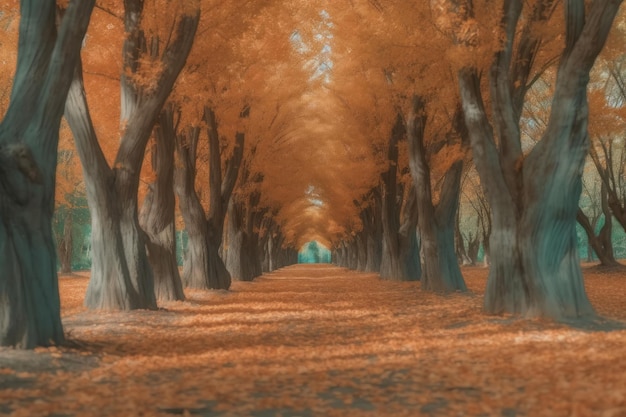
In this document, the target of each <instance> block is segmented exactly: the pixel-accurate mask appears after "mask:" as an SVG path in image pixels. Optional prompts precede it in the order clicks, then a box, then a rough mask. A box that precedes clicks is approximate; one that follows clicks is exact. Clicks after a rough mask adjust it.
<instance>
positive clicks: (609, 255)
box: [576, 183, 620, 266]
mask: <svg viewBox="0 0 626 417" xmlns="http://www.w3.org/2000/svg"><path fill="white" fill-rule="evenodd" d="M600 198H601V202H602V203H601V206H602V214H603V215H604V225H603V226H602V228H601V229H600V233H598V235H597V236H596V231H595V227H594V225H595V223H596V222H595V221H594V222H591V221H589V218H588V217H587V216H586V215H585V213H583V211H582V210H581V209H580V208H579V209H578V211H577V213H576V220H577V221H578V224H580V225H581V226H582V228H583V229H584V230H585V234H586V235H587V242H588V246H589V247H591V248H593V251H594V252H595V253H596V255H597V256H598V259H599V260H600V265H602V266H618V265H620V264H619V263H618V262H617V261H616V260H615V255H614V252H613V240H612V236H611V233H612V231H613V220H612V215H611V209H610V208H609V203H608V196H607V190H606V187H605V185H604V183H602V186H601V191H600ZM589 257H590V258H591V256H589ZM592 260H593V258H592Z"/></svg>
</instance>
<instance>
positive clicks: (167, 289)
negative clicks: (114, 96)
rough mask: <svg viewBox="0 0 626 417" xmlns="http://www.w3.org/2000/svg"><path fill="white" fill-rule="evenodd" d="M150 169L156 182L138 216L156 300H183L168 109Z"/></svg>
mask: <svg viewBox="0 0 626 417" xmlns="http://www.w3.org/2000/svg"><path fill="white" fill-rule="evenodd" d="M154 140H155V143H154V146H153V147H152V161H151V162H152V169H153V170H154V172H155V173H156V179H155V181H154V182H153V183H152V184H150V185H149V189H148V194H147V195H146V197H145V199H144V202H143V206H142V208H141V213H140V218H139V220H140V223H141V227H142V228H143V230H144V231H145V233H146V236H145V237H146V239H145V241H146V247H147V252H148V260H149V262H150V266H151V267H152V273H153V276H154V293H155V295H156V298H157V300H161V301H175V300H184V299H185V294H184V293H183V285H182V282H181V279H180V273H179V272H178V262H177V259H176V226H175V217H174V210H175V199H174V148H175V141H176V128H175V125H174V111H173V108H172V106H171V105H169V106H165V107H164V108H163V110H162V111H161V115H160V116H159V120H158V124H157V126H156V127H155V129H154Z"/></svg>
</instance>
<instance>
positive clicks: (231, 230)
mask: <svg viewBox="0 0 626 417" xmlns="http://www.w3.org/2000/svg"><path fill="white" fill-rule="evenodd" d="M243 211H244V207H243V204H242V203H240V202H237V201H236V200H235V199H231V200H230V203H229V204H228V221H227V222H226V233H227V236H228V249H227V251H226V258H225V260H224V261H225V263H226V269H228V272H230V275H231V277H232V278H233V279H234V280H238V281H246V278H247V277H248V274H246V273H245V271H244V270H243V269H244V267H243V265H242V262H241V257H242V253H245V250H244V244H245V243H244V230H243V228H244V225H243V216H244V214H243Z"/></svg>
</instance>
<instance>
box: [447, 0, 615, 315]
mask: <svg viewBox="0 0 626 417" xmlns="http://www.w3.org/2000/svg"><path fill="white" fill-rule="evenodd" d="M620 3H621V1H594V2H593V3H592V4H591V5H590V7H589V9H588V12H586V11H585V4H584V2H583V1H577V0H576V1H569V2H567V3H566V4H565V10H564V17H565V21H564V24H562V25H558V26H556V25H554V24H553V25H554V26H552V28H554V27H555V26H556V27H564V28H565V47H564V48H563V49H562V52H561V53H560V63H559V66H558V70H557V77H556V83H555V90H554V91H555V92H554V96H553V99H552V110H551V113H550V119H549V121H548V125H547V127H546V129H545V131H544V133H543V135H542V137H541V140H539V141H538V142H537V144H536V145H535V146H534V147H533V148H532V150H530V151H529V152H527V153H525V152H523V150H522V146H521V140H520V129H519V121H520V118H521V114H522V109H523V103H524V96H525V93H526V91H527V88H528V85H529V82H531V80H532V77H531V75H532V72H531V71H532V70H533V68H534V66H533V64H535V63H536V61H537V59H536V58H537V57H538V55H537V54H538V51H539V50H540V45H541V42H542V40H543V39H542V38H541V36H542V33H545V32H541V31H538V30H537V28H538V27H544V28H548V25H549V24H550V23H551V21H550V17H551V11H552V10H553V9H554V4H553V2H552V1H550V0H546V1H538V2H535V3H533V5H532V7H529V6H528V5H526V6H525V5H524V4H523V3H522V2H521V1H514V0H512V1H506V2H505V3H504V5H503V9H502V13H501V16H500V21H499V25H498V27H499V33H500V34H501V39H502V42H501V43H499V44H498V45H497V46H496V48H495V53H494V55H493V59H492V60H491V64H490V68H489V79H488V82H489V87H490V100H491V108H492V111H493V119H492V121H490V120H489V117H488V116H487V112H486V105H485V102H484V100H483V94H482V93H483V92H482V89H481V77H480V69H479V64H478V63H476V62H475V61H473V62H474V63H472V64H468V63H467V61H466V63H465V64H463V65H462V68H461V70H460V71H459V73H458V77H459V86H460V92H461V97H462V104H463V111H464V114H465V121H466V124H467V127H468V130H469V135H470V139H471V145H472V151H473V155H474V161H475V164H476V167H477V170H478V173H479V175H480V179H481V184H482V185H483V187H484V189H485V194H486V196H487V198H488V200H489V203H490V206H491V209H492V216H493V229H492V233H491V242H490V251H491V262H492V266H491V269H490V273H489V279H488V283H487V289H486V293H485V309H486V310H487V311H488V312H490V313H503V312H509V313H516V314H521V315H542V316H547V317H551V318H554V319H557V320H577V319H582V318H592V317H594V315H595V313H594V311H593V308H592V306H591V304H590V303H589V300H588V298H587V296H586V294H585V289H584V286H583V281H582V272H581V269H580V264H579V259H578V248H577V239H576V229H575V226H576V213H577V211H578V200H579V197H580V192H581V172H582V169H583V164H584V160H585V155H586V153H587V150H588V148H589V142H588V137H587V118H588V106H587V94H586V86H587V82H588V79H589V71H590V70H591V67H592V65H593V63H594V60H595V58H596V57H597V55H598V54H599V53H600V51H601V49H602V46H603V45H604V42H605V40H606V38H607V36H608V33H609V29H610V27H611V23H612V21H613V18H614V17H615V14H616V13H617V10H618V8H619V5H620ZM463 6H464V7H462V8H461V9H455V7H456V5H452V6H450V7H451V9H446V7H447V6H445V7H444V8H443V10H444V11H445V10H453V9H454V10H455V11H452V12H451V13H452V15H453V16H454V18H455V19H456V20H455V21H454V22H459V21H460V22H463V25H464V26H463V28H464V30H463V31H459V32H456V36H455V41H456V42H457V44H462V45H463V47H462V48H466V49H467V50H470V51H472V53H473V54H474V55H475V56H480V53H476V51H480V46H481V38H480V35H481V33H482V32H478V31H477V28H478V21H477V18H480V17H482V16H483V15H481V14H479V13H482V12H485V13H487V9H486V7H488V6H487V5H486V4H483V3H482V2H481V3H479V4H478V5H476V4H474V5H473V7H471V6H472V5H470V4H468V3H463ZM458 10H461V11H460V12H459V11H458ZM459 13H460V14H461V15H459ZM442 22H444V20H442ZM442 25H444V23H442ZM444 26H445V25H444ZM445 30H447V29H445ZM487 50H492V49H491V47H487ZM496 138H497V141H496ZM496 143H498V144H499V146H498V145H496Z"/></svg>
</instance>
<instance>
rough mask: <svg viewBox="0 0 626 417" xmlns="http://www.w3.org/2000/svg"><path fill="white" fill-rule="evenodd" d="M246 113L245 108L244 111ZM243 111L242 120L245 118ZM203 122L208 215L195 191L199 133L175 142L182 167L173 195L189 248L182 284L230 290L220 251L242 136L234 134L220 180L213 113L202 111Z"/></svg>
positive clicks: (229, 282) (239, 157)
mask: <svg viewBox="0 0 626 417" xmlns="http://www.w3.org/2000/svg"><path fill="white" fill-rule="evenodd" d="M246 109H247V108H246ZM246 109H244V111H242V113H241V117H247V114H248V113H247V110H246ZM204 121H205V123H206V125H207V133H208V139H209V164H210V166H209V184H210V190H209V192H210V197H209V198H210V203H209V213H208V215H205V213H204V209H203V208H202V205H201V203H200V199H199V197H198V195H197V193H196V190H195V176H196V157H197V155H196V153H197V152H196V150H197V142H198V137H199V134H200V132H199V130H198V129H196V128H193V129H188V132H187V135H186V138H185V137H183V136H179V137H178V139H177V152H178V155H179V157H180V159H181V164H180V165H181V166H180V168H179V169H178V170H177V171H178V173H177V174H176V191H177V194H178V199H179V202H180V203H179V204H180V208H181V212H182V214H183V219H184V221H185V227H186V229H187V233H188V236H189V244H188V247H187V253H186V256H185V263H184V268H183V284H185V286H188V287H190V288H199V289H225V290H227V289H229V288H230V285H231V275H230V273H229V272H228V269H227V268H226V265H225V264H224V261H223V260H222V258H221V257H220V254H219V248H220V246H221V244H222V238H223V233H224V220H225V217H226V212H227V209H228V204H229V201H230V199H231V195H232V192H233V189H234V187H235V184H236V182H237V177H238V175H239V168H240V166H241V161H242V159H243V147H244V139H245V135H244V134H243V133H241V132H238V133H237V134H236V137H235V140H236V144H235V148H234V150H233V155H232V156H231V157H230V159H229V160H228V161H226V167H225V174H224V177H223V178H222V155H221V153H220V144H219V133H218V125H217V119H216V117H215V113H214V112H213V110H211V109H210V108H209V107H206V108H205V112H204Z"/></svg>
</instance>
